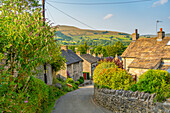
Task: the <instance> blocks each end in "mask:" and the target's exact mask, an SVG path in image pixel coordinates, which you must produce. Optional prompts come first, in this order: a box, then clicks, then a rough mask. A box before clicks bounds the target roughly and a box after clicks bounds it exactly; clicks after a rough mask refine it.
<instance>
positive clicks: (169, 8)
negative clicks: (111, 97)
mask: <svg viewBox="0 0 170 113" xmlns="http://www.w3.org/2000/svg"><path fill="white" fill-rule="evenodd" d="M51 1H55V2H69V3H77V2H78V3H110V2H127V1H138V0H81V1H80V0H62V1H61V0H46V2H48V3H50V4H51V5H53V6H54V7H56V8H58V9H60V10H61V11H63V12H65V13H67V14H68V15H70V16H72V17H74V18H76V19H77V20H79V21H81V22H83V23H85V24H87V25H89V26H90V27H92V28H94V29H95V30H110V31H119V32H125V33H129V34H132V33H133V32H134V31H135V29H138V31H139V34H140V35H146V34H156V21H157V20H159V21H162V22H159V23H158V27H157V28H158V29H157V31H158V30H159V28H161V27H162V28H163V30H164V31H165V33H170V1H168V0H151V1H145V2H138V3H130V4H108V5H106V4H103V5H73V4H69V5H68V4H59V3H55V2H51ZM45 7H46V18H48V19H49V20H51V22H53V23H54V25H69V26H75V27H78V28H81V29H92V28H89V27H88V26H85V25H83V24H81V23H79V22H77V21H75V20H74V19H72V18H70V17H68V16H66V15H64V14H63V13H61V12H59V11H58V10H56V9H55V8H53V7H52V6H50V5H49V4H47V3H46V4H45ZM92 30H93V29H92Z"/></svg>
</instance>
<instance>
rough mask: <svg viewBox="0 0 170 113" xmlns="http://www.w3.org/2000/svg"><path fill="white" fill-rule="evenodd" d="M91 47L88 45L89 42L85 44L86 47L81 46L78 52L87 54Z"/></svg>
mask: <svg viewBox="0 0 170 113" xmlns="http://www.w3.org/2000/svg"><path fill="white" fill-rule="evenodd" d="M88 48H89V46H88V45H87V42H86V41H85V42H84V45H79V47H78V49H77V51H80V54H87V50H88Z"/></svg>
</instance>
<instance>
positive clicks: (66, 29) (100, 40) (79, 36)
mask: <svg viewBox="0 0 170 113" xmlns="http://www.w3.org/2000/svg"><path fill="white" fill-rule="evenodd" d="M56 38H57V40H58V41H59V42H60V43H61V44H64V45H80V44H83V43H84V41H85V40H86V41H87V44H88V45H94V46H95V45H103V46H105V45H112V44H114V43H115V42H117V41H121V42H122V43H124V44H125V45H129V43H130V42H131V35H129V34H127V33H122V32H114V31H101V30H88V29H79V28H77V27H73V26H59V27H58V28H57V30H56Z"/></svg>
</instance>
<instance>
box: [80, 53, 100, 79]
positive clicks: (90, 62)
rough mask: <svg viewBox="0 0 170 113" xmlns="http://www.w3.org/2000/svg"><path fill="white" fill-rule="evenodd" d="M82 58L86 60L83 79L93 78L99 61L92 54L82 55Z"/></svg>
mask: <svg viewBox="0 0 170 113" xmlns="http://www.w3.org/2000/svg"><path fill="white" fill-rule="evenodd" d="M80 57H81V58H82V59H83V60H84V62H83V77H84V79H88V78H92V77H93V71H94V69H95V67H96V66H97V61H98V59H97V58H96V57H94V56H92V55H90V54H82V55H80Z"/></svg>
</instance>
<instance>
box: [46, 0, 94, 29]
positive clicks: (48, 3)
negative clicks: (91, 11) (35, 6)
mask: <svg viewBox="0 0 170 113" xmlns="http://www.w3.org/2000/svg"><path fill="white" fill-rule="evenodd" d="M46 3H47V4H48V5H50V6H51V7H53V8H55V9H56V10H58V11H59V12H61V13H63V14H64V15H66V16H68V17H70V18H72V19H73V20H75V21H77V22H79V23H81V24H83V25H85V26H87V27H89V28H91V29H94V30H96V29H95V28H93V27H91V26H89V25H87V24H85V23H84V22H81V21H80V20H78V19H76V18H74V17H73V16H71V15H69V14H67V13H65V12H64V11H62V10H60V9H58V8H56V7H55V6H53V5H51V4H50V3H48V2H46Z"/></svg>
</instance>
